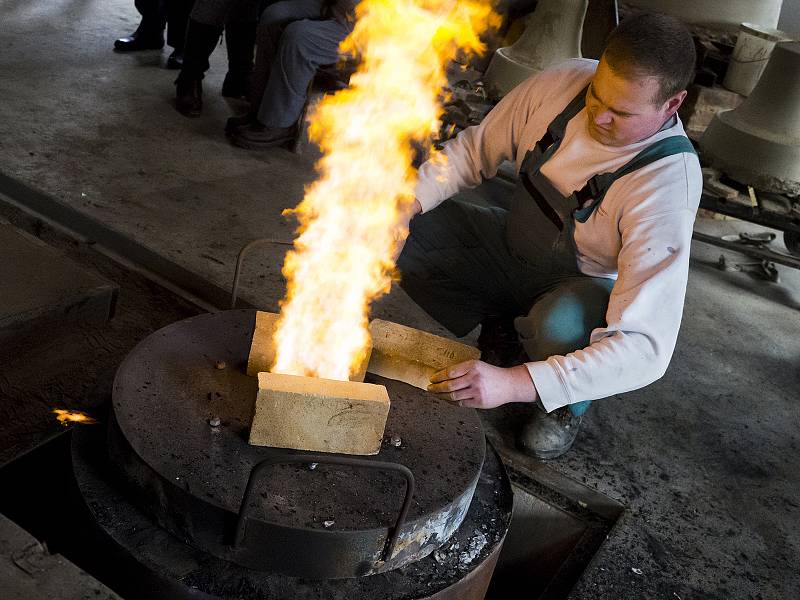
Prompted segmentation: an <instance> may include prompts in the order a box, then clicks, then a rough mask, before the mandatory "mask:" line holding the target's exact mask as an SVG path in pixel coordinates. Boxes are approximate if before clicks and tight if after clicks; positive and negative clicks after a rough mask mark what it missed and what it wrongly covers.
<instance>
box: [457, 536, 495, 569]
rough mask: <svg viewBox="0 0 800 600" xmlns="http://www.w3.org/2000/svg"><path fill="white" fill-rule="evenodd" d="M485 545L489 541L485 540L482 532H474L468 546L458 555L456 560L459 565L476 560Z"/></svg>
mask: <svg viewBox="0 0 800 600" xmlns="http://www.w3.org/2000/svg"><path fill="white" fill-rule="evenodd" d="M487 543H489V540H487V539H486V536H485V535H484V534H483V533H482V532H480V531H476V532H475V535H474V536H473V537H472V538H470V540H469V546H467V548H466V549H465V550H464V551H463V552H462V553H461V554H459V555H458V559H459V561H460V562H461V564H462V565H468V564H470V563H471V562H472V561H473V560H475V559H476V558H478V556H479V555H480V553H481V550H483V547H484V546H485V545H486V544H487Z"/></svg>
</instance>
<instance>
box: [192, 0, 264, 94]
mask: <svg viewBox="0 0 800 600" xmlns="http://www.w3.org/2000/svg"><path fill="white" fill-rule="evenodd" d="M260 8H261V0H195V2H194V6H193V7H192V11H191V13H190V15H189V27H188V29H187V39H186V51H185V53H184V58H183V69H182V70H181V74H180V75H179V78H180V79H185V80H199V79H203V77H205V73H206V71H208V68H209V62H208V60H209V58H210V57H211V53H212V52H213V51H214V48H215V47H216V45H217V42H218V41H219V36H220V35H221V34H222V31H223V28H225V29H227V31H228V35H229V36H230V37H231V38H236V39H235V40H234V39H231V40H230V41H228V44H227V45H228V58H229V67H228V70H229V72H236V71H242V72H249V71H250V70H251V69H252V63H253V51H254V48H253V46H254V34H253V33H252V32H254V31H255V28H256V24H257V22H258V13H259V10H260Z"/></svg>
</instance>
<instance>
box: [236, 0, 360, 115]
mask: <svg viewBox="0 0 800 600" xmlns="http://www.w3.org/2000/svg"><path fill="white" fill-rule="evenodd" d="M321 13H322V0H286V1H284V2H276V3H275V4H271V5H270V6H268V7H267V8H266V9H265V10H264V12H263V13H262V15H261V20H260V21H259V24H258V34H257V38H256V46H257V53H256V65H255V70H254V71H253V80H252V85H251V94H250V105H251V108H252V110H253V111H254V112H256V113H257V117H258V120H259V121H260V122H261V123H263V124H264V125H266V126H267V127H289V126H291V125H293V124H294V123H296V122H297V120H298V119H299V118H300V113H301V112H302V111H303V106H304V105H305V102H306V94H307V93H308V86H309V84H310V83H311V80H312V79H313V78H314V75H315V73H316V72H317V68H318V67H319V66H320V65H329V64H333V63H335V62H337V60H338V59H339V44H340V43H341V42H342V40H344V38H346V37H347V35H348V34H349V33H350V31H351V26H350V25H348V24H346V23H342V22H340V21H337V20H335V19H322V18H321Z"/></svg>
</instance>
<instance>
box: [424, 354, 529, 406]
mask: <svg viewBox="0 0 800 600" xmlns="http://www.w3.org/2000/svg"><path fill="white" fill-rule="evenodd" d="M428 391H429V392H431V393H433V394H435V395H436V396H438V397H439V398H442V399H443V400H447V401H448V402H453V403H454V404H458V405H459V406H465V407H468V408H495V407H496V406H500V405H501V404H506V403H508V402H536V400H538V398H539V395H538V394H537V392H536V386H534V385H533V380H532V379H531V376H530V373H529V372H528V368H527V367H526V366H525V365H518V366H516V367H511V368H509V369H504V368H501V367H494V366H492V365H490V364H488V363H485V362H482V361H480V360H468V361H466V362H462V363H458V364H457V365H453V366H452V367H449V368H447V369H443V370H441V371H439V372H438V373H435V374H434V375H433V377H431V384H430V385H429V386H428Z"/></svg>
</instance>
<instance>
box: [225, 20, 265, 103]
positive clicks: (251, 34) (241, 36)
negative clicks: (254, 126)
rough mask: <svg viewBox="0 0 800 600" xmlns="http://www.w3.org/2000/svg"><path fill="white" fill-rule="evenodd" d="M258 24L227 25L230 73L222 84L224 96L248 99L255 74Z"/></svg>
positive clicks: (226, 34) (244, 22)
mask: <svg viewBox="0 0 800 600" xmlns="http://www.w3.org/2000/svg"><path fill="white" fill-rule="evenodd" d="M257 27H258V23H254V22H249V21H234V22H231V23H228V24H226V25H225V46H226V47H227V49H228V73H227V74H226V75H225V81H223V82H222V95H223V96H225V97H227V98H246V97H247V95H248V93H249V91H250V77H251V75H252V73H253V52H254V50H255V46H256V28H257Z"/></svg>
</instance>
